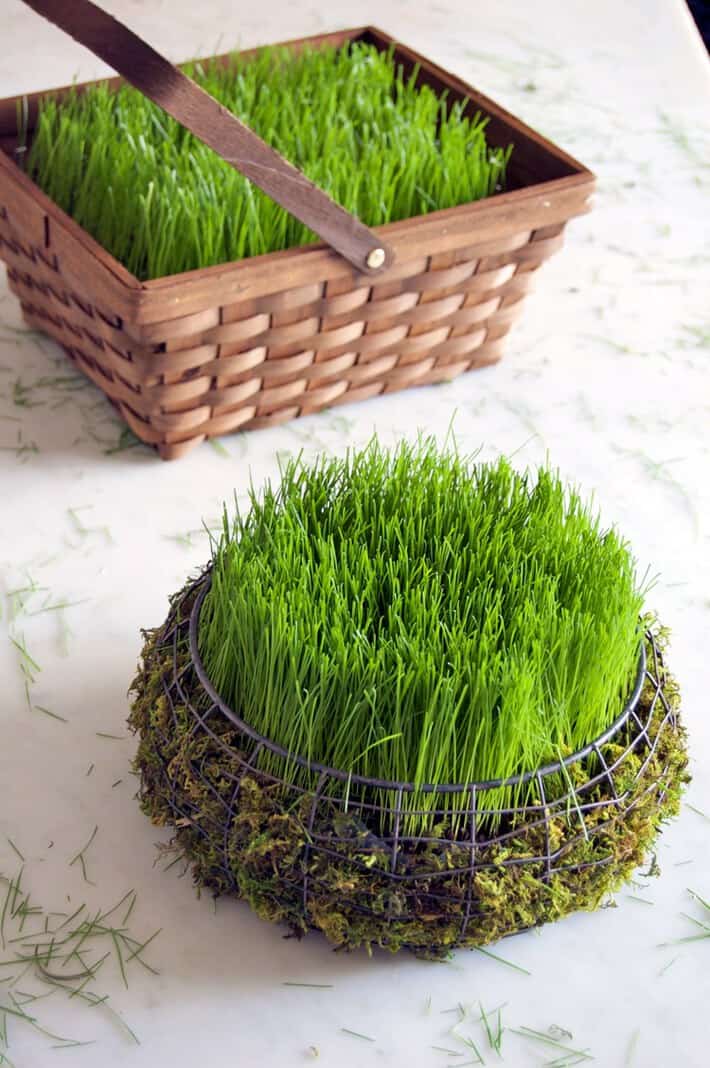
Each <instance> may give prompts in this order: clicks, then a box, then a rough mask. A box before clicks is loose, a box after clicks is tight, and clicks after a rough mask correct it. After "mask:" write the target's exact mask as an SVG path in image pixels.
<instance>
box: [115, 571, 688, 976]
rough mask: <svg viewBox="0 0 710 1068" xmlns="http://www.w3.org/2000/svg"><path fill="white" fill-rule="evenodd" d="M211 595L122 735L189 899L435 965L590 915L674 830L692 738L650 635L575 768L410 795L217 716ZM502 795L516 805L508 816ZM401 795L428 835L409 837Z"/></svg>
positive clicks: (144, 684) (153, 655)
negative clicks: (235, 906) (625, 695)
mask: <svg viewBox="0 0 710 1068" xmlns="http://www.w3.org/2000/svg"><path fill="white" fill-rule="evenodd" d="M209 584H210V574H209V571H207V572H205V573H204V574H203V575H202V576H201V577H200V578H199V579H197V580H196V581H195V582H193V583H192V584H190V585H189V586H188V587H186V589H185V590H183V591H182V592H181V593H180V594H178V595H177V596H176V597H175V598H173V601H172V606H171V611H170V613H169V615H168V619H167V621H166V622H165V623H164V625H163V626H162V627H160V628H158V629H157V630H154V631H150V632H146V635H145V637H146V644H145V647H144V650H143V663H142V666H141V669H140V670H139V673H138V676H137V678H136V679H135V681H134V684H133V687H132V692H133V705H132V712H131V717H130V724H131V727H132V728H133V730H134V731H136V732H137V733H138V734H139V737H140V741H139V747H138V754H137V757H136V761H135V766H136V770H137V771H139V773H140V775H141V790H140V798H141V804H142V807H143V809H144V811H145V812H146V813H147V814H148V815H149V816H150V817H151V818H152V820H153V821H154V822H155V823H156V824H158V825H161V826H169V827H173V828H174V829H175V834H174V839H173V847H174V849H175V851H176V853H177V855H178V856H179V855H180V854H182V855H183V856H184V857H185V860H186V862H187V863H189V864H191V865H192V869H193V874H194V878H195V882H196V883H197V884H198V885H201V886H206V887H209V888H210V889H211V890H212V891H213V892H214V893H215V894H222V893H230V894H234V895H236V896H238V897H241V898H244V899H245V900H247V901H248V902H249V904H250V905H251V906H252V908H253V909H254V910H255V911H256V912H257V913H258V915H260V916H262V917H263V918H265V919H269V920H274V921H279V922H283V923H286V924H288V925H289V926H290V928H291V929H292V931H293V932H295V933H296V934H299V935H300V934H303V933H305V932H306V931H307V930H308V929H317V930H320V931H322V932H323V933H324V934H325V935H326V936H327V938H328V939H329V941H330V942H331V943H333V945H335V946H336V947H338V948H344V949H354V948H356V947H358V946H365V947H366V948H367V949H368V950H369V949H371V947H373V946H381V947H383V948H386V949H389V950H391V951H395V950H398V949H400V948H408V949H410V950H413V951H414V952H415V953H417V954H418V955H420V956H425V957H430V958H441V957H443V956H445V955H446V954H447V953H448V952H449V951H450V950H451V949H453V948H455V947H457V946H467V947H474V946H482V945H485V944H487V943H489V942H492V941H495V940H497V939H499V938H501V937H504V936H506V935H510V934H514V933H515V932H517V931H521V930H525V929H527V928H530V927H534V926H538V925H540V924H542V923H544V922H547V921H550V920H556V919H558V918H560V917H561V916H564V915H566V914H567V913H569V912H572V911H575V910H578V909H592V908H596V907H598V906H599V905H600V904H601V903H602V901H603V899H604V897H605V895H607V894H608V893H609V892H610V891H613V890H615V889H617V888H618V886H619V885H620V884H621V883H622V882H623V881H624V880H626V879H627V878H628V877H629V876H630V875H631V873H632V872H633V870H634V869H635V868H636V867H637V866H638V865H639V864H641V863H642V862H643V860H644V857H645V855H646V852H647V850H648V849H649V847H650V846H651V845H652V844H653V842H654V841H655V838H656V836H657V834H658V831H659V829H660V826H661V824H662V823H663V822H664V821H665V820H666V819H668V818H670V817H671V816H673V815H675V814H677V811H678V807H679V800H680V795H681V792H682V789H683V786H684V784H685V782H686V781H687V779H688V776H687V773H686V770H685V769H686V764H687V754H686V747H685V732H684V730H683V728H682V726H681V725H680V722H679V719H678V706H679V696H678V690H677V687H676V684H675V682H674V680H673V679H672V677H671V676H670V675H669V674H668V673H667V671H666V669H665V667H664V665H663V659H662V655H661V650H660V649H659V644H658V639H657V638H656V637H654V635H653V634H651V633H650V632H649V633H647V634H646V635H645V639H644V642H643V643H642V647H641V649H640V655H639V664H638V672H637V676H636V682H635V686H634V689H633V692H632V694H631V696H630V698H629V700H628V702H627V704H626V706H625V707H624V709H623V710H622V711H621V713H620V715H619V716H618V718H617V719H616V721H615V722H614V723H613V724H612V725H611V726H610V727H609V729H608V730H607V731H605V732H604V734H602V735H601V736H600V737H599V738H598V739H596V741H594V742H592V743H591V744H589V745H588V746H586V747H585V748H584V749H583V750H581V751H580V752H578V753H575V754H572V755H570V756H569V757H567V758H565V760H564V762H563V763H555V764H552V765H549V766H547V767H544V768H540V769H538V770H535V771H531V772H529V773H528V774H525V775H520V776H517V777H516V778H515V779H509V780H505V781H504V782H501V781H498V782H486V783H468V784H464V785H461V784H459V785H450V786H438V787H426V786H422V787H420V788H419V791H418V792H417V793H416V794H414V790H413V787H412V785H411V784H408V783H389V782H379V781H375V780H372V779H367V778H364V777H362V776H357V775H348V774H346V773H344V772H341V771H338V770H335V769H332V768H327V767H323V766H322V765H319V764H316V763H310V764H308V763H307V762H306V761H303V760H301V759H300V758H298V757H294V756H291V755H289V754H287V753H286V752H285V750H283V749H282V748H281V747H279V746H277V745H275V744H274V743H272V742H271V741H269V740H268V739H267V738H263V737H261V736H260V735H259V734H258V733H257V732H256V731H254V730H253V729H252V728H251V727H250V726H248V725H247V724H246V723H244V721H243V720H242V719H241V718H240V717H239V715H238V714H237V713H236V712H235V711H234V710H232V709H231V708H229V707H227V706H226V705H225V704H224V702H222V701H221V699H220V698H219V696H218V695H217V694H216V693H215V691H214V689H213V687H212V686H211V684H210V682H209V679H208V678H207V676H206V673H205V670H204V666H203V665H202V663H201V660H200V657H199V652H198V647H197V633H198V623H199V613H200V607H201V604H202V601H203V599H204V597H205V595H206V593H207V591H208V590H209ZM264 756H268V757H269V771H266V770H264V766H263V758H264ZM280 762H281V763H280ZM287 762H291V767H292V766H293V762H295V763H296V764H300V767H301V769H302V770H303V771H304V772H305V776H302V777H301V779H300V782H301V783H302V784H303V782H304V781H305V783H306V784H305V785H294V784H293V783H292V781H291V778H292V777H293V776H291V777H288V775H287ZM279 768H281V772H282V773H279V770H278V769H279ZM275 769H276V770H275ZM505 787H508V788H510V787H519V790H518V792H517V793H514V794H513V795H512V796H513V797H515V798H516V800H515V801H514V802H513V803H512V807H511V802H510V800H509V798H510V796H511V794H510V792H508V793H506V794H505V795H503V794H502V790H501V788H505ZM407 795H409V798H410V799H411V798H412V797H413V796H414V798H415V801H414V804H415V806H417V807H418V806H420V805H421V809H424V808H425V809H426V812H427V814H428V818H427V822H426V824H425V826H426V827H427V828H429V829H428V830H427V831H425V832H422V830H421V828H422V824H421V823H419V824H418V833H416V834H415V833H413V830H412V827H411V824H410V818H411V817H412V815H416V814H417V813H416V812H413V809H412V804H411V803H408V798H407ZM504 798H507V799H508V800H504ZM506 805H507V807H504V806H506Z"/></svg>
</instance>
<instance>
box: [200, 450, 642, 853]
mask: <svg viewBox="0 0 710 1068" xmlns="http://www.w3.org/2000/svg"><path fill="white" fill-rule="evenodd" d="M213 556H214V559H213V570H212V587H211V590H210V592H209V593H208V595H207V597H206V600H205V603H204V605H203V608H202V611H201V617H200V625H199V646H200V652H201V655H202V658H203V660H204V663H205V667H206V670H207V672H208V675H209V677H210V679H211V680H212V682H213V684H214V685H215V687H216V689H217V690H218V692H219V693H220V695H221V696H222V698H223V699H224V700H225V701H226V702H227V703H228V704H229V705H230V706H231V707H232V708H233V709H235V710H236V711H237V712H238V714H239V715H240V716H241V717H242V718H243V719H244V720H245V721H246V722H247V723H248V724H249V725H250V726H251V727H253V728H255V729H256V730H257V731H258V732H259V733H260V734H262V735H264V736H265V737H267V738H268V739H269V740H270V741H272V742H276V743H278V744H280V745H281V746H283V747H285V748H286V749H287V750H288V751H289V752H290V753H291V754H296V755H298V756H300V757H303V758H305V759H307V760H310V761H317V762H320V763H322V764H325V765H327V766H329V767H334V768H337V769H339V770H341V771H343V772H346V773H352V774H354V775H355V774H356V775H365V776H369V777H372V778H375V779H383V780H388V781H391V782H395V783H400V782H403V783H414V784H416V785H418V786H420V785H422V784H434V785H443V784H447V783H470V782H476V781H487V780H491V779H498V778H508V777H510V776H514V775H516V774H518V773H520V772H526V771H534V770H535V769H537V768H539V767H541V766H543V765H545V764H547V763H549V762H551V761H555V760H558V759H559V758H560V756H566V755H569V754H571V753H572V752H574V751H576V750H578V749H580V748H582V747H583V746H585V745H586V744H587V743H588V742H590V741H592V740H593V739H595V738H596V737H597V736H598V735H599V734H600V733H601V732H602V731H603V730H604V729H605V728H606V727H607V726H609V725H610V723H611V722H612V721H613V720H614V719H615V718H616V717H617V716H618V715H619V713H620V711H621V709H622V707H623V704H624V701H625V700H626V698H627V697H628V695H629V692H630V690H631V688H632V684H633V678H634V676H635V673H636V670H637V664H638V655H639V643H640V639H641V631H640V625H639V613H640V610H641V605H642V592H641V591H640V589H639V586H638V583H637V581H636V578H635V574H634V566H633V561H632V558H631V556H630V553H629V550H628V548H627V546H626V544H625V543H624V541H623V540H622V539H621V538H620V537H619V535H618V534H617V533H615V532H614V531H613V530H609V531H602V530H601V528H600V525H599V521H598V520H597V519H595V518H594V517H593V516H592V514H591V512H590V511H589V509H588V508H587V507H586V506H585V505H584V504H583V503H582V502H581V501H580V498H579V497H578V496H577V494H576V493H575V492H573V491H572V490H569V489H566V488H565V486H564V485H563V483H562V482H561V481H560V479H559V477H558V476H556V475H555V474H553V473H552V472H550V471H548V470H544V469H543V470H540V471H539V472H538V473H537V476H536V478H532V477H530V476H528V475H525V474H518V473H516V472H515V471H514V470H513V469H512V468H511V466H510V465H509V463H508V462H507V461H506V460H503V459H502V460H499V461H498V462H497V463H495V464H492V465H487V464H474V463H472V461H471V460H470V459H468V458H466V457H461V456H459V455H458V454H456V453H455V452H454V451H449V452H442V451H439V450H438V449H437V447H436V445H435V444H434V443H433V442H431V441H419V442H418V443H416V444H414V445H408V444H402V445H400V446H399V447H398V448H397V449H396V450H395V451H393V452H387V451H386V450H384V449H383V448H381V447H380V446H379V445H378V444H377V443H376V442H373V443H371V445H370V446H369V447H368V448H367V449H365V450H364V451H362V452H350V453H348V455H347V456H346V457H345V459H331V458H321V459H319V460H318V461H316V462H315V464H314V465H313V466H310V467H309V466H306V465H305V464H303V463H302V462H301V461H300V460H296V461H292V462H290V463H289V464H288V465H287V466H286V467H285V469H284V470H283V471H282V475H281V482H280V485H279V487H278V488H276V489H274V488H272V487H271V486H270V485H267V487H266V488H265V490H264V491H263V493H261V494H257V493H256V492H254V491H252V493H251V508H250V510H249V512H248V514H246V515H244V516H242V515H240V514H238V513H237V515H236V517H235V518H234V519H232V520H230V519H229V518H228V517H227V515H226V513H225V517H224V530H223V534H222V537H221V540H219V541H218V542H217V543H216V544H215V546H214V553H213ZM258 760H259V763H258V766H259V767H260V768H261V769H263V770H267V771H271V772H273V773H274V774H276V775H277V776H278V777H279V778H283V779H285V780H286V781H287V782H295V783H299V784H302V785H304V786H308V784H309V782H310V781H311V780H310V777H309V773H308V772H307V771H305V770H304V769H302V768H301V767H300V766H298V765H297V764H296V763H295V762H293V761H287V762H284V760H283V758H281V757H279V756H277V755H275V754H273V753H271V752H270V751H269V750H268V749H264V750H262V751H261V753H260V755H259V758H258ZM559 778H560V782H559V788H560V792H565V791H566V789H567V787H568V784H567V783H566V781H565V779H564V776H560V777H559ZM526 789H529V788H525V787H505V788H503V789H501V791H500V792H499V796H498V800H499V803H500V806H501V807H509V806H512V805H513V804H516V803H520V802H521V801H522V800H523V799H524V791H525V790H526ZM383 802H384V804H385V805H386V804H387V803H388V802H387V800H386V798H385V797H384V796H383ZM446 805H448V806H450V807H451V808H457V807H458V808H461V807H464V808H465V805H466V797H465V796H464V797H461V796H459V795H457V794H449V795H445V796H442V795H436V794H431V793H420V792H418V791H415V792H413V793H405V794H404V796H403V799H402V806H403V809H404V812H405V815H406V820H405V825H406V829H407V832H408V833H413V834H419V833H424V832H425V831H426V830H427V829H428V822H431V821H430V820H429V821H428V816H427V812H428V810H431V809H437V808H438V809H441V808H442V807H444V806H446ZM454 822H455V820H454ZM454 830H455V828H454Z"/></svg>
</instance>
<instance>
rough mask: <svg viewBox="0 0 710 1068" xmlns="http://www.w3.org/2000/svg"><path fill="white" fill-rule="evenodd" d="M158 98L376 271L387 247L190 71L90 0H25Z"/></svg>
mask: <svg viewBox="0 0 710 1068" xmlns="http://www.w3.org/2000/svg"><path fill="white" fill-rule="evenodd" d="M24 2H25V3H26V4H27V6H28V7H31V8H32V9H33V10H34V11H36V12H37V13H38V14H39V15H43V16H44V17H45V18H46V19H49V21H50V22H53V23H54V24H55V26H58V27H59V28H60V29H61V30H64V31H65V33H68V34H69V35H70V36H71V37H73V38H74V39H75V40H76V41H78V42H79V43H80V44H83V45H84V46H85V47H86V48H88V49H90V50H91V51H92V52H93V53H94V54H95V55H97V56H98V57H99V58H100V59H102V60H104V62H106V63H108V64H109V66H111V67H113V69H114V70H116V71H118V73H119V74H121V75H122V76H123V77H124V78H125V79H126V81H128V82H130V83H131V84H132V85H134V86H135V87H136V88H137V89H139V90H140V91H141V92H142V93H143V94H144V95H145V96H147V97H148V98H149V99H150V100H152V101H154V102H155V103H156V104H158V105H159V106H160V107H161V108H163V110H164V111H167V113H168V114H169V115H172V117H173V118H174V119H177V121H178V122H179V123H181V124H182V125H183V126H184V127H185V128H186V129H188V130H189V131H190V132H191V133H193V134H194V135H195V137H197V138H199V140H200V141H203V142H204V143H205V144H206V145H208V146H209V147H210V148H211V149H213V150H214V151H215V152H216V153H217V154H218V155H220V156H221V157H222V159H224V160H226V162H227V163H229V164H231V166H232V167H234V168H235V170H237V171H240V172H241V173H242V174H243V175H245V177H247V178H248V179H249V181H250V182H253V183H254V185H257V186H258V187H259V189H262V190H263V191H264V192H265V193H266V194H267V195H268V196H270V197H271V198H272V199H273V200H275V201H276V203H277V204H280V205H281V207H282V208H285V210H286V211H288V212H290V213H291V214H292V215H295V217H296V218H297V219H299V220H300V221H301V222H302V223H303V224H304V225H305V226H307V227H309V229H311V230H313V231H315V233H317V234H318V235H319V237H321V238H322V239H323V240H324V241H325V242H327V244H329V245H330V246H331V248H333V249H335V251H336V252H339V253H340V255H341V256H344V257H345V259H346V260H348V261H349V262H350V263H352V264H353V266H354V267H356V268H357V269H358V271H362V272H364V273H365V274H378V273H379V272H380V271H382V270H383V269H384V268H385V267H388V266H389V265H390V264H391V263H392V262H393V261H394V254H393V252H392V249H391V248H389V247H388V246H387V245H386V244H384V243H383V242H382V241H381V240H380V239H379V238H378V237H377V236H376V235H375V234H373V233H372V231H371V230H368V228H367V227H366V226H364V225H363V224H362V223H361V222H360V220H359V219H358V218H356V217H355V216H354V215H351V214H350V212H348V211H346V210H345V208H341V207H340V205H339V204H336V203H335V201H334V200H331V198H330V197H329V196H328V195H327V194H326V193H324V192H323V190H322V189H319V188H318V186H317V185H314V183H313V182H311V181H310V180H309V179H308V178H306V177H305V175H303V174H301V172H300V171H299V170H298V169H297V168H296V167H294V166H293V165H292V164H291V163H289V162H288V160H285V159H284V158H283V156H281V155H279V153H278V152H275V151H274V149H273V148H271V147H270V145H267V144H266V142H265V141H262V139H261V138H260V137H259V136H258V135H257V134H255V133H254V131H253V130H250V129H249V127H248V126H245V125H244V123H243V122H240V121H239V119H237V118H236V117H235V116H234V115H232V113H231V112H230V111H227V109H226V108H224V107H222V105H221V104H219V103H218V102H217V101H216V100H215V99H214V97H212V96H210V94H209V93H206V92H205V91H204V90H203V89H200V87H199V86H198V85H196V84H195V82H193V81H192V79H191V78H188V77H187V75H186V74H183V72H182V71H181V70H178V68H177V67H174V66H173V64H172V63H170V62H169V60H167V59H165V58H164V57H163V56H161V55H160V54H159V53H158V52H156V51H155V50H154V49H153V48H151V47H150V45H148V44H146V43H145V41H143V40H141V38H140V37H137V36H136V34H135V33H133V31H132V30H129V29H128V27H127V26H124V25H123V23H121V22H119V21H118V20H117V19H115V18H113V16H112V15H109V14H108V13H107V12H105V11H103V10H102V9H101V8H100V7H97V6H96V4H93V3H91V0H24Z"/></svg>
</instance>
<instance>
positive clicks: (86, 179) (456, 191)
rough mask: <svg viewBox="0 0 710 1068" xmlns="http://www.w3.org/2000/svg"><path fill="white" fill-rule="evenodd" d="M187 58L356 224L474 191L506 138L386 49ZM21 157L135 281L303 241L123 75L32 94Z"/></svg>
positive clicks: (483, 183) (427, 208) (307, 235)
mask: <svg viewBox="0 0 710 1068" xmlns="http://www.w3.org/2000/svg"><path fill="white" fill-rule="evenodd" d="M186 69H187V73H188V74H190V75H191V76H192V77H193V78H194V79H195V80H196V81H197V83H198V84H199V85H200V86H202V87H203V88H204V89H206V90H207V91H208V92H209V93H211V94H212V95H213V96H214V97H215V98H216V99H217V100H218V101H219V102H220V103H221V104H223V105H224V106H225V107H226V108H228V109H229V110H230V111H232V112H233V113H234V114H235V115H237V116H238V117H239V118H240V119H242V121H244V122H245V123H246V124H247V125H249V126H250V127H251V128H252V129H253V130H254V131H255V132H256V133H258V134H259V135H260V136H261V137H263V138H264V139H265V140H266V141H268V142H269V144H271V145H272V146H273V147H274V148H275V149H276V150H277V151H278V152H280V153H281V154H282V155H283V156H285V157H286V158H287V159H288V160H290V161H291V162H292V163H293V164H295V165H296V166H297V167H299V168H300V169H301V170H302V171H303V172H304V173H305V174H306V175H307V177H308V178H310V179H311V180H312V181H314V182H315V183H316V184H317V185H319V186H320V187H321V188H322V189H324V190H325V191H326V192H327V193H329V194H330V196H331V197H332V198H333V199H334V200H336V201H337V202H338V203H339V204H341V205H342V206H343V207H345V208H347V209H348V210H349V211H352V212H354V213H355V214H356V215H357V216H359V218H360V219H362V221H363V222H364V223H365V224H366V225H368V226H376V225H379V224H381V223H388V222H394V221H396V220H398V219H406V218H410V217H412V216H415V215H421V214H426V213H428V212H431V211H436V210H438V209H441V208H448V207H453V206H455V205H458V204H464V203H468V202H470V201H474V200H478V199H480V198H482V197H486V196H489V195H491V194H492V193H494V192H496V191H497V190H498V189H500V188H502V186H503V184H504V179H505V168H506V164H507V161H508V157H509V155H510V148H507V149H499V148H492V147H490V146H489V145H488V144H487V141H486V136H485V127H486V123H487V120H486V119H485V118H482V117H481V116H480V115H475V116H472V117H468V116H465V115H464V108H465V102H450V101H449V100H448V99H447V98H446V95H445V94H443V95H437V94H436V93H435V92H434V91H433V90H432V89H430V88H429V87H428V86H421V87H417V85H416V77H417V71H414V73H413V74H412V75H411V76H409V77H405V76H404V74H403V71H402V68H401V66H400V65H398V64H397V62H396V60H395V58H394V56H393V54H392V53H391V52H384V53H381V52H379V51H378V50H377V49H376V48H375V47H374V46H372V45H368V44H363V43H353V44H352V45H350V47H349V48H347V49H340V50H336V49H334V48H323V49H319V50H312V49H306V50H304V51H303V52H301V53H299V54H298V55H294V54H292V53H290V52H288V51H287V50H286V49H281V48H271V49H264V50H262V51H261V52H260V53H259V54H258V56H257V57H256V58H249V59H240V58H239V56H238V55H236V54H235V56H234V59H233V62H232V63H231V64H229V65H227V66H219V65H218V64H216V63H212V62H207V63H204V64H193V65H191V66H188V67H187V68H186ZM27 170H28V172H29V173H30V175H31V176H32V177H33V178H34V180H35V181H36V182H37V184H38V185H39V186H40V188H41V189H43V190H44V192H45V193H47V194H48V195H49V196H50V197H51V198H52V199H53V200H54V201H55V202H56V203H57V204H58V205H59V206H60V207H61V208H63V209H64V211H66V212H67V213H68V214H69V215H71V216H72V218H73V219H75V220H76V222H78V223H79V224H80V225H81V226H83V227H84V228H85V229H86V230H87V231H88V232H89V233H90V234H91V235H92V237H94V238H95V239H96V240H97V241H98V242H99V243H100V244H101V245H103V246H104V248H106V249H108V251H109V252H111V253H112V254H113V255H114V256H115V257H116V259H118V260H119V261H120V262H121V263H122V264H123V265H124V266H125V267H127V268H128V270H130V271H132V272H133V274H135V275H136V276H137V277H138V278H140V279H141V280H147V279H151V278H158V277H161V276H164V275H169V274H177V273H179V272H182V271H189V270H193V269H195V268H199V267H207V266H210V265H212V264H219V263H226V262H229V261H231V260H238V259H242V258H243V257H247V256H255V255H259V254H261V253H266V252H274V251H276V250H279V249H286V248H291V247H294V246H298V245H303V244H306V243H309V242H311V241H314V240H316V238H315V235H314V234H312V233H311V232H310V231H309V230H308V228H307V227H305V226H304V225H303V224H302V223H300V222H298V220H297V219H295V218H293V217H292V216H291V215H289V214H288V213H287V212H285V211H284V210H283V209H282V208H280V207H279V206H278V205H277V204H275V203H274V201H272V200H270V199H269V197H268V196H266V194H264V193H262V192H261V191H260V190H259V189H257V188H255V187H254V186H253V185H252V184H251V183H250V182H249V181H248V180H247V179H246V178H244V177H243V176H242V175H240V174H238V173H237V172H235V171H234V170H233V169H232V168H231V167H230V166H229V165H228V164H227V163H225V162H224V161H222V160H221V159H220V158H219V157H218V156H217V155H216V154H215V153H214V152H212V151H211V149H209V148H207V147H206V146H205V145H203V144H202V143H201V142H200V141H198V140H197V139H196V138H195V137H193V136H192V135H191V134H189V133H188V132H187V131H186V130H185V129H184V128H183V127H182V126H180V125H179V123H177V122H176V121H175V120H173V119H171V118H170V117H169V116H167V115H166V114H165V113H164V112H163V111H162V110H161V109H160V108H158V107H157V106H155V105H154V104H152V103H150V101H148V100H146V99H145V98H144V97H143V96H142V95H141V94H140V93H139V92H138V91H137V90H135V89H133V88H131V87H123V88H121V89H119V90H118V91H117V92H114V91H112V90H111V89H110V88H109V87H108V86H107V85H99V86H96V87H93V88H91V89H89V90H88V91H86V92H84V93H81V94H78V93H74V94H69V96H68V97H67V98H65V99H64V100H63V101H61V102H60V101H57V99H56V98H52V97H51V96H48V97H46V98H45V99H44V100H43V101H42V103H41V106H40V111H39V118H38V122H37V127H36V130H35V133H34V137H33V140H32V144H31V146H30V150H29V153H28V161H27Z"/></svg>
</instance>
